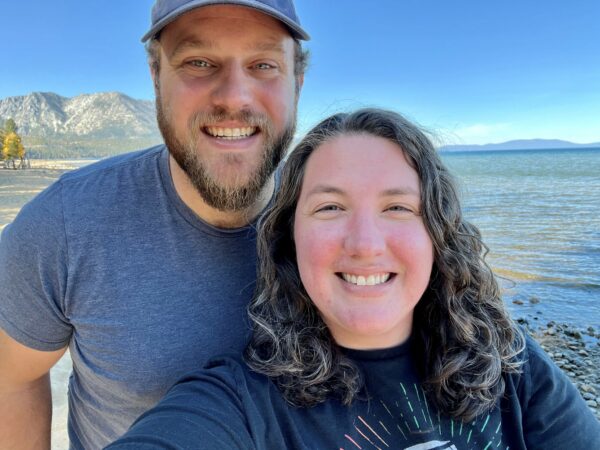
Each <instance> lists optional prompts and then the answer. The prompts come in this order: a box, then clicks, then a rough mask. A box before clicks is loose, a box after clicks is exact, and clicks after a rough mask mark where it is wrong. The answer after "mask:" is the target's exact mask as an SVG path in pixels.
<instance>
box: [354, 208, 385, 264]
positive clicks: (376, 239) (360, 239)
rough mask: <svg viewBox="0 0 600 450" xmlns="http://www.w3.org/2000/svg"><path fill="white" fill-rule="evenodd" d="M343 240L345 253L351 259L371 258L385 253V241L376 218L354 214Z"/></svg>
mask: <svg viewBox="0 0 600 450" xmlns="http://www.w3.org/2000/svg"><path fill="white" fill-rule="evenodd" d="M346 232H347V235H346V238H345V247H346V251H347V252H348V254H349V255H350V256H353V257H373V256H378V255H380V254H382V253H383V252H384V251H385V246H386V239H385V236H384V233H383V230H382V229H381V227H380V224H379V223H378V220H377V218H376V217H372V216H371V215H370V214H364V213H356V214H354V215H353V217H352V218H351V219H350V222H349V226H348V227H347V230H346Z"/></svg>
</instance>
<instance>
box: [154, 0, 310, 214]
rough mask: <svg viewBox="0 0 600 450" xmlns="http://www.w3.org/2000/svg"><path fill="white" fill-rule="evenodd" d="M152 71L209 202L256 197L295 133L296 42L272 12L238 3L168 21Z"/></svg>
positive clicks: (239, 202)
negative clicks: (240, 5) (155, 66)
mask: <svg viewBox="0 0 600 450" xmlns="http://www.w3.org/2000/svg"><path fill="white" fill-rule="evenodd" d="M160 44H161V45H160V68H159V70H158V73H155V74H154V80H155V87H156V106H157V116H158V123H159V128H160V130H161V133H162V135H163V138H164V140H165V143H166V144H167V147H168V148H169V151H170V152H171V155H172V156H173V157H174V158H175V160H176V161H177V163H178V164H179V165H180V166H181V167H182V169H183V170H184V171H185V172H186V173H187V175H188V177H189V178H190V180H191V181H192V183H193V184H194V186H195V187H196V189H197V190H198V192H199V193H200V195H201V196H202V197H203V199H204V201H205V202H206V203H207V204H209V205H210V206H211V207H213V208H216V209H219V210H221V211H237V210H242V209H246V208H248V207H250V206H252V204H253V203H254V202H255V201H256V199H257V197H258V195H259V193H260V191H261V189H262V187H263V186H264V185H265V183H266V182H267V180H268V179H269V177H270V175H271V174H272V172H273V170H274V168H275V166H276V165H277V164H278V163H279V161H280V160H281V158H282V156H283V154H284V153H285V150H286V148H287V146H288V145H289V143H290V142H291V139H292V137H293V134H294V129H295V122H296V104H297V92H299V88H300V86H296V83H297V82H298V83H300V82H301V80H298V81H297V80H296V78H295V76H294V41H293V39H292V38H291V36H290V34H289V32H288V31H287V30H286V29H285V27H284V26H283V25H282V24H280V23H279V22H278V21H277V20H276V19H274V18H272V17H270V16H267V15H265V14H262V13H259V12H257V11H255V10H252V9H249V8H244V7H238V6H209V7H203V8H199V9H196V10H193V11H191V12H189V13H187V14H184V15H183V16H182V17H180V18H179V19H177V20H176V21H174V22H173V23H171V24H169V25H167V26H166V27H165V28H164V30H163V31H162V33H161V37H160Z"/></svg>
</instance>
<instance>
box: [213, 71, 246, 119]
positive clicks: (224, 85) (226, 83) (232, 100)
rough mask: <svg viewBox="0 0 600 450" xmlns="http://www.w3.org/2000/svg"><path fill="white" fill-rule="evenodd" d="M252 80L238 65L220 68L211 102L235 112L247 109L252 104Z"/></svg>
mask: <svg viewBox="0 0 600 450" xmlns="http://www.w3.org/2000/svg"><path fill="white" fill-rule="evenodd" d="M252 83H253V80H252V78H251V76H250V74H248V73H247V72H246V70H244V67H242V66H241V65H239V64H236V63H231V64H227V65H226V66H224V67H223V68H221V73H220V76H219V79H218V82H217V85H216V87H215V89H214V91H213V95H212V101H213V103H214V105H215V106H219V107H222V108H224V109H225V110H226V111H230V112H235V111H241V110H243V109H247V108H248V107H250V106H251V104H252Z"/></svg>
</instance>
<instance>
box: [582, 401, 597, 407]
mask: <svg viewBox="0 0 600 450" xmlns="http://www.w3.org/2000/svg"><path fill="white" fill-rule="evenodd" d="M585 403H586V405H588V406H589V407H590V408H596V407H598V403H597V402H596V400H586V401H585Z"/></svg>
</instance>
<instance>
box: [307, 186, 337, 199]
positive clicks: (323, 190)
mask: <svg viewBox="0 0 600 450" xmlns="http://www.w3.org/2000/svg"><path fill="white" fill-rule="evenodd" d="M315 194H339V195H344V191H342V190H341V189H340V188H337V187H335V186H331V185H328V184H317V185H316V186H315V187H313V188H312V189H311V190H310V191H309V192H308V193H307V194H306V196H307V197H310V196H311V195H315Z"/></svg>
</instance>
